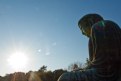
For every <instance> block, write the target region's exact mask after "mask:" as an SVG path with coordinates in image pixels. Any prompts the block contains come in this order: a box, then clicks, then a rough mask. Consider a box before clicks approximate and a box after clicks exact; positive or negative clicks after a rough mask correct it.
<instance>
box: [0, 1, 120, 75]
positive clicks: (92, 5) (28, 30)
mask: <svg viewBox="0 0 121 81" xmlns="http://www.w3.org/2000/svg"><path fill="white" fill-rule="evenodd" d="M120 4H121V0H0V66H1V69H0V75H5V74H8V73H12V72H14V70H13V69H12V68H11V66H9V64H8V62H7V59H8V58H9V57H10V56H11V54H12V53H14V52H15V51H21V52H24V53H25V54H26V56H27V57H28V58H29V62H28V64H27V65H26V68H24V69H23V70H21V71H24V72H27V71H29V70H33V71H35V70H38V69H39V68H40V67H41V66H42V65H46V66H48V69H50V70H55V69H60V68H68V65H70V64H71V63H73V62H77V61H79V62H81V63H85V61H86V58H88V38H87V37H85V36H83V35H82V34H81V32H80V30H79V28H78V25H77V23H78V20H79V19H80V18H81V17H82V16H83V15H85V14H88V13H99V14H100V15H102V16H103V17H104V19H106V20H112V21H114V22H116V23H117V24H118V25H119V26H121V20H120V19H121V6H120Z"/></svg>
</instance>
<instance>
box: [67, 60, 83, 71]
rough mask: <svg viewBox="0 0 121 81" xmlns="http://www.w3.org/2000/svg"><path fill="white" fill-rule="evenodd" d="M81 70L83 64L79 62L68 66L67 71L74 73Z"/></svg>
mask: <svg viewBox="0 0 121 81" xmlns="http://www.w3.org/2000/svg"><path fill="white" fill-rule="evenodd" d="M81 69H83V64H82V63H80V62H74V63H72V64H70V65H69V66H68V70H69V71H76V70H81Z"/></svg>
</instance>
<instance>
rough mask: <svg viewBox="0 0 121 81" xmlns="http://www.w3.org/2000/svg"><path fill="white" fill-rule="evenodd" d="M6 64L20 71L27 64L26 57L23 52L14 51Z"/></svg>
mask: <svg viewBox="0 0 121 81" xmlns="http://www.w3.org/2000/svg"><path fill="white" fill-rule="evenodd" d="M7 61H8V64H9V65H10V66H11V67H12V68H13V69H14V70H16V71H21V70H22V69H24V68H25V67H26V66H27V63H28V57H27V56H26V55H25V54H24V53H23V52H15V53H13V54H11V55H10V57H9V58H8V59H7Z"/></svg>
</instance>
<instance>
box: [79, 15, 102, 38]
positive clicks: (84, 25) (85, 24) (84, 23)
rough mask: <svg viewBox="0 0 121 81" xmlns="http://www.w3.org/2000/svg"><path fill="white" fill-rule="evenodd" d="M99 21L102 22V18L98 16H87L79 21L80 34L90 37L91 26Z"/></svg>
mask: <svg viewBox="0 0 121 81" xmlns="http://www.w3.org/2000/svg"><path fill="white" fill-rule="evenodd" d="M101 20H103V17H101V16H100V15H98V14H87V15H85V16H83V17H82V18H81V19H80V20H79V22H78V26H79V28H80V30H81V31H82V34H84V35H86V36H87V37H90V34H91V28H92V25H94V24H95V23H97V22H99V21H101Z"/></svg>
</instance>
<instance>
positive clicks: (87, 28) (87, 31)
mask: <svg viewBox="0 0 121 81" xmlns="http://www.w3.org/2000/svg"><path fill="white" fill-rule="evenodd" d="M79 28H80V30H81V31H82V34H83V35H86V36H87V37H90V30H91V27H90V26H89V25H87V24H86V23H83V24H80V25H79Z"/></svg>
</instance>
